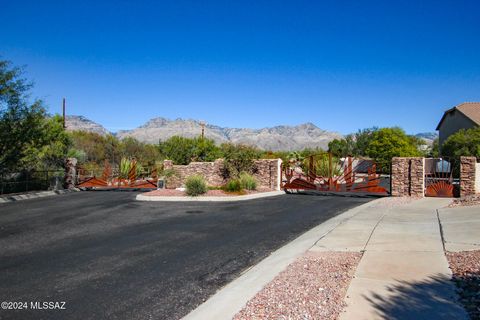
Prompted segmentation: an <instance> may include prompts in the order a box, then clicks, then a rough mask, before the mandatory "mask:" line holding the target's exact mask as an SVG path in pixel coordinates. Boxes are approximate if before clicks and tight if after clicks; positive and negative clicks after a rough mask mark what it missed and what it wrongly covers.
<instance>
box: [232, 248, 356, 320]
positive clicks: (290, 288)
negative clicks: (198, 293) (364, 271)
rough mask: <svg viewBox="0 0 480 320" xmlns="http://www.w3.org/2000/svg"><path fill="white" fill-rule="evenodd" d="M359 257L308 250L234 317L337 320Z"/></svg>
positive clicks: (238, 319) (343, 253)
mask: <svg viewBox="0 0 480 320" xmlns="http://www.w3.org/2000/svg"><path fill="white" fill-rule="evenodd" d="M360 258H361V254H360V253H357V252H307V253H306V254H305V255H304V256H302V257H300V258H298V259H297V260H296V261H295V262H293V263H292V264H291V265H289V266H288V267H287V269H286V270H284V271H283V272H282V273H280V274H279V275H278V276H277V277H275V279H273V280H272V282H270V283H269V284H268V285H267V286H265V287H264V288H263V289H262V290H261V291H260V292H259V293H257V294H256V296H255V297H254V298H253V299H252V300H250V301H249V302H248V303H247V305H246V306H245V307H244V308H243V309H242V310H241V311H240V312H239V313H238V314H237V315H236V316H235V317H234V319H235V320H247V319H249V320H252V319H275V320H278V319H291V320H295V319H299V320H300V319H301V320H307V319H337V318H338V316H339V315H340V312H342V310H343V308H344V307H345V302H344V297H345V294H346V292H347V288H348V286H349V284H350V280H351V279H352V277H353V274H354V272H355V268H356V267H357V265H358V263H359V262H360Z"/></svg>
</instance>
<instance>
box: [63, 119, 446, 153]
mask: <svg viewBox="0 0 480 320" xmlns="http://www.w3.org/2000/svg"><path fill="white" fill-rule="evenodd" d="M66 125H67V130H71V131H73V130H80V131H89V132H95V133H98V134H101V135H106V134H108V133H110V132H109V131H108V130H107V129H105V127H103V126H102V125H100V124H98V123H96V122H94V121H92V120H90V119H87V118H86V117H84V116H67V117H66ZM201 130H202V128H201V122H200V121H198V120H193V119H181V118H178V119H175V120H170V119H166V118H163V117H157V118H153V119H150V120H149V121H147V122H146V123H144V124H143V125H141V126H139V127H137V128H135V129H132V130H120V131H118V132H116V133H112V134H114V135H116V136H117V137H118V138H119V139H123V138H126V137H133V138H135V139H137V140H139V141H142V142H148V143H158V142H159V141H160V140H167V139H168V138H170V137H172V136H175V135H178V136H182V137H187V138H193V137H198V136H199V135H200V133H201ZM205 136H206V137H207V138H209V139H213V140H214V141H215V142H216V143H224V142H232V143H242V144H248V145H254V146H257V147H259V148H261V149H264V150H272V151H278V150H285V151H292V150H299V149H303V148H322V149H325V150H326V149H328V143H329V142H330V141H332V140H333V139H338V138H342V137H343V136H342V135H341V134H339V133H337V132H331V131H326V130H322V129H320V128H318V127H317V126H316V125H314V124H313V123H310V122H307V123H304V124H300V125H296V126H287V125H278V126H274V127H267V128H262V129H248V128H228V127H220V126H216V125H212V124H207V125H206V126H205ZM415 136H416V137H418V138H421V139H424V140H425V142H426V143H427V144H428V145H431V144H432V143H433V140H435V139H436V138H437V137H438V134H437V133H436V132H424V133H418V134H416V135H415Z"/></svg>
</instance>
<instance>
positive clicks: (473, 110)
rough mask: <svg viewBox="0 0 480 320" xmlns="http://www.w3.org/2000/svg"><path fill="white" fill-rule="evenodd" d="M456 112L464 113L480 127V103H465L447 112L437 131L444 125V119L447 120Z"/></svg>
mask: <svg viewBox="0 0 480 320" xmlns="http://www.w3.org/2000/svg"><path fill="white" fill-rule="evenodd" d="M454 110H458V111H459V112H461V113H463V114H464V115H465V116H466V117H467V118H469V119H470V120H472V121H473V122H475V123H476V124H478V125H479V126H480V102H464V103H461V104H459V105H458V106H455V107H453V108H451V109H449V110H447V111H445V113H444V114H443V117H442V119H441V120H440V122H439V123H438V126H437V130H439V129H440V125H441V124H442V122H443V119H445V116H446V115H447V114H448V113H450V112H452V111H454Z"/></svg>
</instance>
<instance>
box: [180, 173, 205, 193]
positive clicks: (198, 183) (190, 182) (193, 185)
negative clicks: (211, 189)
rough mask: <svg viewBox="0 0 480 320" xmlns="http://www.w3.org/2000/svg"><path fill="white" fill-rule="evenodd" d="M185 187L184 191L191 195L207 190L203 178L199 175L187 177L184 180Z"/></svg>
mask: <svg viewBox="0 0 480 320" xmlns="http://www.w3.org/2000/svg"><path fill="white" fill-rule="evenodd" d="M185 187H186V190H185V193H186V194H187V195H189V196H191V197H196V196H198V195H201V194H204V193H206V192H207V191H208V187H207V183H206V182H205V178H203V177H202V176H200V175H193V176H190V177H188V178H187V180H186V181H185Z"/></svg>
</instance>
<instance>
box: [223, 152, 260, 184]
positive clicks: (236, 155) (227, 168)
mask: <svg viewBox="0 0 480 320" xmlns="http://www.w3.org/2000/svg"><path fill="white" fill-rule="evenodd" d="M220 148H221V151H222V155H223V159H224V166H223V176H224V177H225V178H227V179H228V178H238V177H239V176H240V173H242V172H245V173H255V171H256V167H255V163H254V160H255V159H258V158H259V157H260V155H261V153H262V152H261V151H260V150H258V149H257V148H255V147H252V146H248V145H242V144H239V145H236V144H232V143H223V144H222V145H221V146H220Z"/></svg>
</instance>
